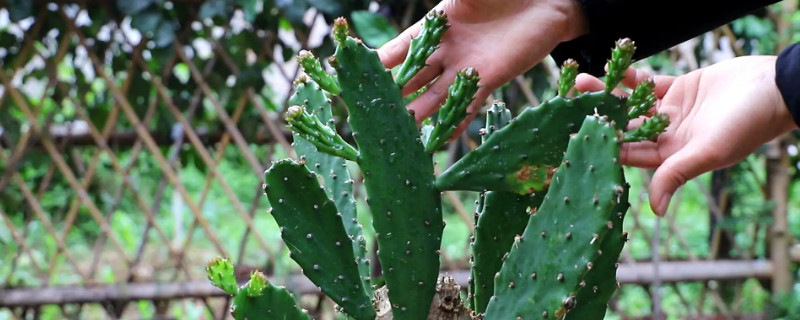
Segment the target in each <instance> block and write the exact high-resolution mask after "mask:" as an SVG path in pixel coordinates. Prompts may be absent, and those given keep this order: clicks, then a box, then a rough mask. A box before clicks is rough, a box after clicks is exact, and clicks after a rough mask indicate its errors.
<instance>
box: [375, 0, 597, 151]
mask: <svg viewBox="0 0 800 320" xmlns="http://www.w3.org/2000/svg"><path fill="white" fill-rule="evenodd" d="M434 10H441V11H443V12H444V13H446V14H447V17H448V21H449V24H450V29H449V30H448V31H447V32H445V34H444V36H443V37H442V42H441V46H440V47H439V49H438V50H436V52H435V53H434V54H433V55H432V56H431V57H430V58H428V60H427V64H428V66H427V67H425V68H423V69H422V70H421V71H420V72H419V73H418V74H417V75H416V76H415V77H414V78H412V79H411V81H409V82H408V83H407V84H406V85H405V86H404V87H403V95H404V96H405V95H408V94H410V93H412V92H415V91H417V90H418V89H420V88H422V87H423V86H425V85H428V88H427V90H426V91H425V93H423V94H421V95H420V96H419V97H417V98H416V99H415V100H414V101H412V102H411V103H410V104H409V105H408V109H409V110H412V111H413V112H414V116H415V118H416V120H417V122H420V121H422V120H424V119H425V118H427V117H429V116H430V115H432V114H433V113H434V112H435V111H436V110H437V109H438V108H439V106H440V105H441V104H442V103H443V102H444V101H445V99H446V98H447V89H448V87H449V86H450V85H451V84H452V83H453V79H454V78H455V76H456V73H457V72H458V71H459V70H461V69H463V68H466V67H474V68H475V69H476V70H477V71H478V73H479V74H480V77H481V82H480V85H481V88H480V89H479V90H478V92H477V94H476V95H475V100H474V101H473V102H472V104H471V105H470V106H469V108H468V110H467V112H468V116H467V118H466V120H465V121H464V122H462V123H461V125H460V126H459V127H458V128H457V129H456V131H455V133H454V135H458V134H460V133H461V132H462V131H463V130H464V129H465V128H466V125H467V124H468V123H469V122H470V121H471V120H472V119H473V118H474V117H475V115H476V114H477V110H478V108H479V107H480V106H481V104H483V102H484V101H485V100H486V98H487V97H488V96H489V94H490V93H491V92H492V91H494V90H495V89H496V88H498V87H499V86H501V85H503V84H504V83H506V82H508V81H510V80H511V79H513V78H514V77H515V76H517V75H519V74H522V73H523V72H525V71H526V70H528V69H530V68H531V67H533V66H534V65H536V63H538V62H540V61H541V60H542V59H544V57H545V56H546V55H547V54H549V53H550V51H552V50H553V48H555V47H556V45H558V44H559V43H560V42H562V41H567V40H571V39H573V38H576V37H577V36H578V35H580V34H582V33H583V32H584V31H585V22H584V21H585V18H584V17H583V13H582V12H581V9H580V4H579V3H578V2H577V0H568V1H564V0H444V1H442V2H440V3H439V4H438V5H437V6H436V8H434ZM420 24H421V22H418V23H416V24H414V25H413V26H412V27H410V28H408V29H407V30H405V31H404V32H403V33H402V34H400V35H399V36H397V37H396V38H395V39H393V40H391V41H389V42H388V43H386V44H385V45H383V46H382V47H381V48H380V49H378V55H379V56H380V58H381V61H382V62H383V64H384V65H385V66H386V67H387V68H393V67H394V66H396V65H399V64H400V63H402V62H403V60H404V59H405V57H406V53H407V52H408V46H409V43H410V41H411V39H412V38H413V37H415V36H416V35H417V34H419V30H420ZM434 79H435V80H434ZM431 81H433V82H431Z"/></svg>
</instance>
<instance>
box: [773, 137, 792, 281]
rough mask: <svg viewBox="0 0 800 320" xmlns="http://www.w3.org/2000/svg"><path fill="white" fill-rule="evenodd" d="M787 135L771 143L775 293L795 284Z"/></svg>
mask: <svg viewBox="0 0 800 320" xmlns="http://www.w3.org/2000/svg"><path fill="white" fill-rule="evenodd" d="M786 147H787V140H786V138H785V137H784V138H777V139H775V140H773V141H770V142H769V143H768V144H767V197H768V199H769V200H770V201H772V203H773V205H774V207H773V209H772V226H771V227H770V229H769V230H770V232H769V252H770V259H771V260H772V267H773V275H772V295H773V297H775V296H776V295H778V294H781V293H787V292H789V291H790V290H791V288H792V283H793V282H792V274H791V270H790V267H791V265H790V264H791V261H790V259H789V245H790V243H791V234H789V230H788V225H789V223H788V219H787V213H788V208H787V205H788V201H789V194H788V191H789V184H790V177H789V170H788V168H789V154H788V152H787V150H786Z"/></svg>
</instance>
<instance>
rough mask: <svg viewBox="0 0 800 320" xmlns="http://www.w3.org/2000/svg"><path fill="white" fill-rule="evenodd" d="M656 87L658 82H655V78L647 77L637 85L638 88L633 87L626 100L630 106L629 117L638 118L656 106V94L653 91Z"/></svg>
mask: <svg viewBox="0 0 800 320" xmlns="http://www.w3.org/2000/svg"><path fill="white" fill-rule="evenodd" d="M655 87H656V84H655V82H653V79H647V80H645V81H642V82H641V83H639V84H638V85H636V89H633V92H632V93H631V95H630V97H628V101H627V102H626V103H627V105H628V108H630V110H628V118H631V119H633V118H638V117H639V116H641V115H644V114H646V113H647V112H648V111H649V110H650V109H651V108H653V106H655V104H656V95H655V93H653V90H655Z"/></svg>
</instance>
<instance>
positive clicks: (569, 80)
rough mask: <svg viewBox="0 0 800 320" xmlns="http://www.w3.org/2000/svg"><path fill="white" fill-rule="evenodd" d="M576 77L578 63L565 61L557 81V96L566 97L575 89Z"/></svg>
mask: <svg viewBox="0 0 800 320" xmlns="http://www.w3.org/2000/svg"><path fill="white" fill-rule="evenodd" d="M577 77H578V62H576V61H575V60H572V59H567V60H566V61H564V64H563V65H562V66H561V78H560V79H559V80H558V95H559V96H562V97H566V96H567V95H568V94H569V92H570V91H572V88H573V87H575V78H577Z"/></svg>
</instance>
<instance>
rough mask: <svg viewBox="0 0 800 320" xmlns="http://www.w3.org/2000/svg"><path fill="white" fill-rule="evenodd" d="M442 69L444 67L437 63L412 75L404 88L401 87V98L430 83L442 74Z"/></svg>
mask: <svg viewBox="0 0 800 320" xmlns="http://www.w3.org/2000/svg"><path fill="white" fill-rule="evenodd" d="M429 61H430V59H429ZM443 68H444V67H443V66H442V65H441V64H438V63H436V64H432V65H428V66H426V67H425V68H422V70H420V71H419V72H418V73H417V74H416V75H414V77H413V78H411V80H409V81H408V83H406V85H405V86H403V96H407V95H409V94H411V93H412V92H415V91H417V90H419V89H420V88H422V87H423V86H425V85H427V84H428V83H430V82H431V81H432V80H433V79H435V78H436V77H437V76H439V75H440V74H442V69H443ZM451 81H453V80H451Z"/></svg>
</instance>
